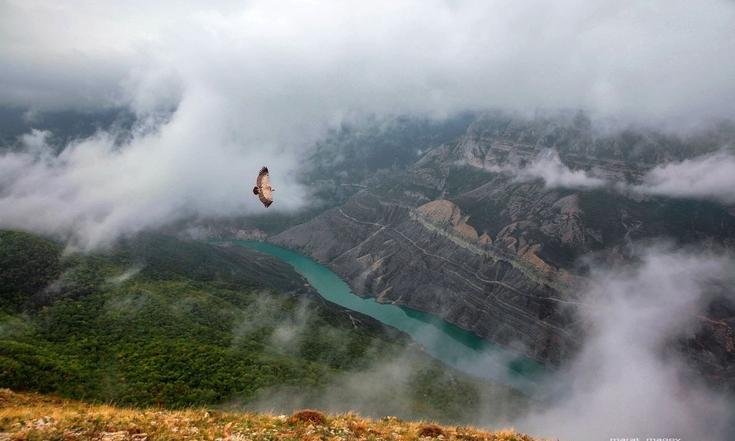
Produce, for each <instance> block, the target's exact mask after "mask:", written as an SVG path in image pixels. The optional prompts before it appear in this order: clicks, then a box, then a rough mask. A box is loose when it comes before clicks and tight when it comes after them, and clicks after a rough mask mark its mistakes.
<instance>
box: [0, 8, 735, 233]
mask: <svg viewBox="0 0 735 441" xmlns="http://www.w3.org/2000/svg"><path fill="white" fill-rule="evenodd" d="M733 54H735V2H733V1H730V0H700V1H698V2H697V4H696V6H694V5H693V4H692V3H691V2H689V1H682V0H651V1H645V2H644V1H625V0H624V1H614V2H613V1H604V2H603V1H598V0H559V1H555V2H545V1H517V0H516V1H488V0H482V1H467V2H461V1H431V0H422V1H418V0H417V1H369V2H365V1H356V2H349V1H334V2H331V1H319V2H288V1H279V2H273V1H246V2H236V1H226V2H212V1H210V2H181V1H176V2H173V1H172V2H165V1H156V2H153V1H150V0H146V1H126V2H113V1H109V2H101V1H92V0H89V1H81V0H80V1H64V2H50V1H34V0H17V1H16V0H0V64H1V65H2V69H0V106H3V105H4V106H9V105H12V106H21V107H24V108H25V107H27V108H30V109H33V110H44V109H70V108H74V109H92V110H94V109H99V108H105V107H111V106H121V105H122V106H129V107H130V108H131V109H132V110H133V111H134V112H135V113H136V114H137V115H138V116H139V117H140V118H141V120H145V119H146V117H147V116H149V115H151V114H155V113H156V112H157V111H158V110H161V109H171V108H176V109H177V110H176V112H175V113H174V114H173V115H172V117H171V120H170V121H169V122H167V123H165V124H163V125H161V126H158V127H157V128H156V130H153V131H150V130H148V131H141V132H140V133H137V134H136V135H135V136H134V137H133V139H132V140H131V142H130V143H129V144H127V145H125V146H122V147H120V146H115V145H114V142H113V139H114V137H113V136H111V135H109V134H105V133H100V134H98V135H97V136H95V137H94V138H90V139H86V140H80V141H78V142H74V143H72V144H70V145H69V146H67V148H66V150H65V151H64V153H63V155H61V156H59V157H55V156H52V155H48V154H44V153H42V152H43V151H44V149H45V147H44V142H45V141H44V140H45V139H46V137H47V136H48V135H47V134H43V133H36V132H34V133H29V134H28V135H27V136H26V137H25V138H24V139H23V144H24V145H26V146H27V148H28V151H27V152H24V153H14V154H5V155H3V156H1V157H0V169H1V170H3V171H4V172H5V176H4V177H2V178H0V179H2V185H3V188H2V197H0V213H1V214H2V215H3V216H2V226H4V227H16V228H19V227H25V228H33V229H36V230H39V231H44V232H52V233H55V234H61V233H62V232H63V231H66V235H67V236H70V238H72V236H77V237H76V239H77V240H78V241H80V242H81V245H82V246H84V247H94V246H96V245H97V244H99V243H102V242H104V241H105V240H107V238H111V237H114V236H117V235H119V234H127V233H134V232H135V231H139V230H141V229H144V228H147V227H153V226H157V225H161V224H163V223H165V222H167V221H170V220H174V219H178V218H181V217H183V216H190V215H204V216H217V215H231V214H244V213H248V212H253V211H255V210H257V209H260V208H261V207H259V206H258V204H257V201H256V200H255V199H254V198H253V197H252V195H251V194H249V193H248V192H250V190H251V184H250V180H251V179H248V176H250V174H253V173H256V172H257V170H258V169H259V168H260V166H262V165H268V166H269V167H270V168H271V171H272V172H273V180H274V183H275V185H274V186H276V188H277V189H280V190H281V191H280V192H277V193H276V196H277V198H276V203H275V204H274V205H273V207H271V209H270V210H288V209H295V208H298V207H299V206H301V205H303V204H304V203H306V202H305V201H304V199H303V195H304V190H303V189H302V188H300V187H299V186H298V185H297V183H295V182H292V180H291V177H292V176H293V174H294V171H296V170H297V169H298V166H299V159H298V154H299V152H302V151H303V149H304V148H305V147H307V146H309V145H312V144H313V142H314V141H315V140H316V139H318V138H319V137H320V136H322V135H323V133H324V131H325V129H326V128H328V127H330V126H334V125H335V124H338V123H339V122H341V121H343V120H345V119H347V118H354V117H360V116H363V115H376V116H390V115H396V114H412V115H428V116H434V117H441V116H444V115H449V114H452V113H454V112H457V111H463V110H468V109H469V110H471V109H485V108H489V107H493V108H505V109H515V110H519V111H525V110H529V111H531V110H534V109H537V108H540V107H542V108H552V109H554V108H583V109H587V110H589V111H591V112H593V113H595V114H597V115H601V116H610V117H615V118H617V119H621V120H624V121H635V122H643V123H655V124H669V125H677V126H678V125H681V124H693V123H696V122H699V121H704V120H707V119H711V118H723V117H727V118H730V117H734V116H735V106H733V103H734V102H735V81H733V80H732V79H733V78H735V57H734V56H732V55H733ZM41 157H43V160H39V158H41ZM11 177H12V178H11Z"/></svg>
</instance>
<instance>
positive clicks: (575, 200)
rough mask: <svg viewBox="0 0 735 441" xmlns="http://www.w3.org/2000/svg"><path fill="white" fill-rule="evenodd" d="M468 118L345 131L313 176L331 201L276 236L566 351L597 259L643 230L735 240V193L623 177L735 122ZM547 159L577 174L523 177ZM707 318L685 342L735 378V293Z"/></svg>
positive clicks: (367, 291) (701, 148)
mask: <svg viewBox="0 0 735 441" xmlns="http://www.w3.org/2000/svg"><path fill="white" fill-rule="evenodd" d="M454 123H455V125H449V124H446V123H443V124H435V125H432V124H429V123H424V124H425V125H424V126H423V129H424V130H425V132H421V136H416V137H413V138H412V137H411V136H410V135H409V134H411V133H413V132H414V130H415V129H416V128H415V126H416V124H417V123H408V122H406V123H405V124H403V125H401V124H400V123H396V124H394V125H388V126H383V127H381V128H373V130H372V131H370V130H365V131H357V130H352V129H350V130H346V131H345V133H343V134H340V135H335V136H334V137H333V138H332V139H331V140H329V141H328V142H325V143H324V144H322V145H320V146H319V147H318V148H317V149H316V152H315V153H314V155H313V156H312V158H311V159H312V162H311V164H312V169H311V172H310V173H307V174H306V175H305V179H307V180H308V182H309V184H310V185H311V186H313V187H314V188H315V193H316V194H317V195H320V196H321V197H322V199H323V200H327V201H329V202H328V203H327V206H329V205H331V206H332V208H329V209H326V210H325V211H323V212H322V213H320V214H318V215H316V216H315V217H313V219H311V220H308V221H307V222H303V223H301V224H299V225H295V226H293V227H291V228H288V229H285V230H284V231H280V232H277V234H272V235H271V236H270V237H269V238H268V240H271V241H273V242H275V243H277V244H281V245H284V246H287V247H291V248H295V249H298V250H301V251H303V252H305V253H307V254H309V255H311V256H313V257H314V258H316V259H318V260H319V261H320V262H322V263H325V264H327V265H328V266H329V267H330V268H332V269H333V270H334V271H336V272H337V273H338V274H340V275H341V276H342V277H343V278H344V279H345V280H347V281H348V283H349V284H350V285H351V286H352V288H353V289H354V290H355V292H357V293H359V294H361V295H364V296H373V297H376V298H377V299H378V300H379V301H383V302H395V303H399V304H403V305H407V306H409V307H412V308H415V309H419V310H422V311H428V312H432V313H435V314H438V315H440V316H442V317H444V318H445V319H446V320H448V321H450V322H452V323H455V324H457V325H459V326H461V327H462V328H465V329H468V330H471V331H473V332H475V333H476V334H478V335H480V336H482V337H484V338H487V339H489V340H491V341H494V342H499V343H504V344H511V343H514V342H515V343H518V342H519V341H520V342H521V343H522V344H523V346H524V347H525V350H526V351H527V353H528V354H529V355H530V356H532V357H534V358H535V359H537V360H539V361H542V362H546V363H550V364H552V365H559V364H561V363H563V362H564V360H565V359H568V357H569V356H570V355H571V354H572V353H574V351H575V350H576V349H577V348H578V347H579V343H580V338H581V330H580V329H578V324H577V323H576V322H575V320H574V317H573V315H571V314H570V313H569V309H570V308H568V307H566V306H569V304H573V303H574V302H576V301H578V300H579V299H577V298H575V292H577V291H576V290H575V289H574V287H575V286H577V285H578V284H579V283H582V282H583V281H584V277H585V275H586V273H587V271H588V270H589V265H590V262H591V260H590V259H592V261H597V262H603V263H605V262H606V263H608V264H609V263H614V262H626V261H630V260H631V259H632V258H633V255H632V252H631V250H632V247H633V246H634V245H635V244H640V243H648V242H651V241H657V240H666V241H672V242H674V243H678V244H681V245H685V244H697V245H701V246H703V247H705V248H709V249H732V248H733V247H734V246H735V210H733V207H731V206H727V205H723V204H722V203H718V202H716V201H712V200H701V199H692V198H672V197H663V196H650V195H645V194H640V193H637V192H635V191H628V190H625V189H624V188H623V189H622V190H621V188H622V187H621V185H623V184H622V183H624V185H626V186H633V185H637V184H639V183H640V182H641V179H642V177H643V176H644V175H645V174H646V173H647V172H648V171H650V170H651V169H653V168H654V167H656V166H657V165H660V164H663V163H666V162H669V161H678V160H683V159H686V158H695V157H698V156H700V155H704V154H710V153H712V152H716V151H720V150H721V149H723V148H725V149H727V148H731V147H732V146H733V145H735V143H733V140H735V130H733V126H732V125H728V124H722V125H721V126H718V127H714V128H711V129H709V130H704V131H702V132H699V133H696V134H689V135H686V136H684V135H681V136H674V135H666V134H663V133H660V132H656V131H653V130H644V129H628V130H622V131H621V130H611V131H610V132H609V133H605V132H602V131H601V130H599V128H594V127H593V125H592V123H591V122H590V121H589V119H588V118H587V117H586V116H585V115H584V114H582V113H570V114H569V115H553V116H548V115H540V116H537V117H536V118H530V119H529V118H521V117H513V116H508V115H506V114H503V113H490V114H483V115H481V116H475V117H473V118H470V119H469V120H468V119H467V117H463V118H459V119H457V120H455V121H454ZM462 124H465V125H464V126H463V127H464V130H463V131H461V133H460V132H459V131H458V130H457V127H458V126H462ZM419 131H420V130H419ZM353 132H354V133H353ZM350 133H353V134H352V135H350ZM368 133H369V134H370V135H369V136H368V135H367V134H368ZM402 136H407V137H408V138H409V139H411V140H412V141H408V140H402V141H401V142H400V143H399V144H400V146H401V148H398V150H397V151H396V150H390V153H388V152H386V151H385V149H384V148H383V146H384V145H386V144H389V142H388V141H387V140H383V137H387V138H388V139H392V138H397V139H402V138H401V137H402ZM728 146H729V147H728ZM391 155H392V156H391ZM327 158H336V159H332V161H331V162H330V161H329V160H328V159H327ZM389 158H393V161H392V162H391V161H390V160H389ZM539 158H541V160H544V161H546V163H545V164H546V165H544V164H542V165H541V166H543V167H545V166H548V167H552V168H554V167H555V168H557V169H559V170H561V172H563V173H566V174H567V175H569V176H573V177H574V178H575V179H576V181H575V180H572V181H568V182H561V183H553V182H552V183H551V184H552V185H549V184H550V182H546V181H545V179H544V176H543V173H546V171H544V170H540V171H539V173H537V174H536V175H531V176H526V178H524V179H519V172H522V173H528V172H526V170H529V169H530V168H529V167H530V166H534V167H536V166H537V164H539V161H540V159H539ZM387 163H390V165H389V166H387ZM534 164H536V165H534ZM552 172H554V170H552ZM546 179H551V178H546ZM590 183H591V185H588V184H590ZM625 188H627V187H625ZM246 225H247V222H246ZM251 225H252V224H251ZM583 257H584V259H583ZM701 325H702V331H701V332H700V333H699V334H697V335H696V336H695V337H693V338H691V339H688V340H685V341H680V342H679V343H678V346H679V348H680V350H682V351H685V352H686V353H687V354H688V355H689V358H690V359H691V360H692V361H693V363H694V364H695V365H696V366H697V368H698V369H699V370H700V371H701V372H702V373H703V374H704V375H705V376H706V377H707V378H709V379H710V380H712V381H713V382H718V383H721V382H725V383H727V384H728V385H729V387H733V386H735V370H734V369H733V367H732V366H734V365H735V363H734V362H735V349H733V348H734V347H735V337H733V327H735V306H734V305H733V304H732V303H731V302H730V301H729V300H726V299H724V298H718V299H717V300H716V301H714V302H713V303H712V306H711V308H710V310H709V313H708V314H707V316H703V317H701Z"/></svg>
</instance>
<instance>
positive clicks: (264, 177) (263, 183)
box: [255, 167, 273, 207]
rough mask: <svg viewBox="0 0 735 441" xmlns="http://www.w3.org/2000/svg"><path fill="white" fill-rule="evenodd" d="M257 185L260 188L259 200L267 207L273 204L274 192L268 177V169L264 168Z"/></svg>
mask: <svg viewBox="0 0 735 441" xmlns="http://www.w3.org/2000/svg"><path fill="white" fill-rule="evenodd" d="M255 185H256V186H257V187H258V198H259V199H260V202H262V203H263V205H265V206H266V207H269V206H270V205H271V204H272V203H273V192H272V190H271V181H270V177H269V176H268V167H263V168H261V169H260V173H258V179H257V180H256V183H255Z"/></svg>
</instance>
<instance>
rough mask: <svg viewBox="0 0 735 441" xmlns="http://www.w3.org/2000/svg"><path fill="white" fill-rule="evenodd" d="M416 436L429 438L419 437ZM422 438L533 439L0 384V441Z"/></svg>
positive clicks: (401, 440)
mask: <svg viewBox="0 0 735 441" xmlns="http://www.w3.org/2000/svg"><path fill="white" fill-rule="evenodd" d="M309 412H313V411H309ZM316 413H318V412H315V414H316ZM297 415H298V414H297ZM301 415H302V416H303V415H304V414H303V413H302V414H301ZM310 415H311V414H310ZM319 415H321V414H319ZM322 416H323V415H322ZM427 427H429V428H431V430H427ZM437 429H438V430H437ZM420 433H424V434H430V435H431V436H433V437H434V438H428V437H420V436H419V434H420ZM420 439H423V440H429V439H440V440H466V441H473V440H478V441H479V440H487V441H534V439H533V438H531V437H529V436H528V435H523V434H520V433H517V432H515V431H513V430H510V429H508V430H501V431H497V432H486V431H482V430H479V429H476V428H471V427H451V426H436V425H433V424H429V423H422V422H406V421H401V420H399V419H397V418H394V417H386V418H382V419H380V420H372V419H367V418H362V417H359V416H357V415H355V414H351V413H349V414H342V415H330V416H328V417H325V419H324V422H323V424H313V423H312V421H311V420H310V419H309V418H301V417H299V416H297V417H295V418H294V417H291V418H289V417H287V416H285V415H280V416H276V415H269V414H259V413H258V414H256V413H234V412H219V411H213V410H208V409H188V410H162V409H131V408H121V407H114V406H107V405H97V404H88V403H83V402H79V401H71V400H63V399H60V398H56V397H50V396H46V395H38V394H32V393H15V392H12V391H10V390H8V389H0V441H4V440H107V441H113V440H115V441H117V440H140V441H142V440H232V441H235V440H238V441H239V440H268V441H280V440H284V441H285V440H310V441H337V440H366V441H367V440H376V441H377V440H391V441H412V440H420Z"/></svg>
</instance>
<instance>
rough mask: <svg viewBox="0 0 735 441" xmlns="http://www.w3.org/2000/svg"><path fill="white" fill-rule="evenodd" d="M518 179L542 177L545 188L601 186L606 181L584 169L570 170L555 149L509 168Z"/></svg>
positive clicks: (590, 187) (588, 187) (529, 179)
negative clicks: (522, 164)
mask: <svg viewBox="0 0 735 441" xmlns="http://www.w3.org/2000/svg"><path fill="white" fill-rule="evenodd" d="M511 172H512V173H514V174H515V175H516V179H517V180H519V181H531V180H534V179H542V180H543V181H544V186H545V187H546V188H559V187H564V188H578V189H592V188H598V187H602V186H604V185H606V184H607V182H606V181H605V180H604V179H602V178H597V177H594V176H592V175H590V173H588V172H587V171H585V170H572V169H570V168H569V167H567V166H566V165H565V164H564V163H563V162H561V158H560V157H559V153H557V151H556V150H546V151H544V152H542V153H541V154H540V155H539V156H538V157H537V158H536V159H534V160H533V161H532V162H531V163H530V164H529V165H527V166H526V167H522V168H516V169H514V170H511Z"/></svg>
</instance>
